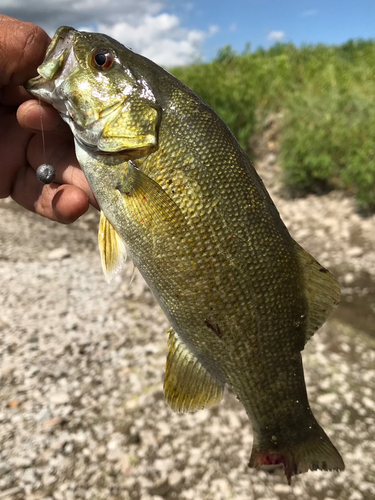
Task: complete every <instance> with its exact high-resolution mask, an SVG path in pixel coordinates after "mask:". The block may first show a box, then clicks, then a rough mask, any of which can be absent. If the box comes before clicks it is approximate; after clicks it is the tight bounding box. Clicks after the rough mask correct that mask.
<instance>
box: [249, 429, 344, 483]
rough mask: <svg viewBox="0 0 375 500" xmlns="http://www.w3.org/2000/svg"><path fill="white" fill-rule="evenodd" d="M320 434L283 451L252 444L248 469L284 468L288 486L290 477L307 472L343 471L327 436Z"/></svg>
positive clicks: (342, 466) (336, 453) (339, 459)
mask: <svg viewBox="0 0 375 500" xmlns="http://www.w3.org/2000/svg"><path fill="white" fill-rule="evenodd" d="M320 431H321V434H320V435H319V436H317V437H315V438H314V439H311V438H310V439H308V440H307V441H305V442H303V443H301V444H299V445H294V446H291V447H290V448H288V447H284V448H283V449H279V450H275V449H271V447H270V449H269V450H267V449H264V447H260V446H259V444H258V443H256V442H254V445H253V450H252V453H251V457H250V462H249V467H256V468H264V469H269V468H270V467H272V466H277V465H278V464H280V465H283V466H284V471H285V475H286V477H287V480H288V484H291V477H292V476H294V475H296V474H301V473H302V472H307V471H308V470H336V471H340V470H344V469H345V464H344V462H343V459H342V458H341V456H340V454H339V452H338V451H337V450H336V448H335V447H334V446H333V444H332V443H331V441H330V440H329V438H328V436H327V435H326V434H325V433H324V431H323V429H321V428H320Z"/></svg>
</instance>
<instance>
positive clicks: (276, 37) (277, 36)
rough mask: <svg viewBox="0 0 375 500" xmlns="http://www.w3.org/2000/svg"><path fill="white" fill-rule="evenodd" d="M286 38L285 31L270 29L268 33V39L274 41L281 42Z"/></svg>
mask: <svg viewBox="0 0 375 500" xmlns="http://www.w3.org/2000/svg"><path fill="white" fill-rule="evenodd" d="M284 38H285V33H284V32H283V31H270V32H269V33H268V35H267V40H271V41H272V42H281V41H282V40H284Z"/></svg>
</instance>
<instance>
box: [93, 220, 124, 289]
mask: <svg viewBox="0 0 375 500" xmlns="http://www.w3.org/2000/svg"><path fill="white" fill-rule="evenodd" d="M98 243H99V250H100V257H101V261H102V268H103V273H104V276H105V278H106V280H107V281H108V283H109V282H110V281H111V279H112V278H113V277H114V276H115V275H116V274H117V273H118V272H119V271H120V269H121V268H122V266H123V264H124V262H125V260H126V248H125V244H124V242H123V240H122V238H121V237H120V236H119V235H118V233H117V232H116V230H115V229H114V227H113V226H112V224H111V223H110V222H109V220H108V219H107V217H106V216H105V215H104V213H103V212H100V222H99V231H98Z"/></svg>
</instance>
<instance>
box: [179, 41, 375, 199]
mask: <svg viewBox="0 0 375 500" xmlns="http://www.w3.org/2000/svg"><path fill="white" fill-rule="evenodd" d="M374 68H375V41H364V40H358V41H349V42H347V43H345V44H344V45H341V46H337V47H331V46H324V45H317V46H305V47H302V48H297V47H295V46H294V45H292V44H276V45H274V46H273V47H271V48H270V49H269V50H264V49H258V50H256V51H255V52H253V53H250V51H249V50H246V51H245V52H244V53H243V54H241V55H238V54H236V53H235V52H233V50H232V49H231V47H229V46H227V47H224V48H223V49H221V50H220V51H219V53H218V55H217V57H216V59H215V60H214V61H212V62H210V63H208V64H195V65H192V66H188V67H184V68H177V69H175V70H174V74H175V75H176V76H177V77H178V78H180V79H181V80H182V81H184V82H185V83H186V84H187V85H188V86H189V87H191V88H192V89H193V90H194V91H195V92H196V93H197V94H198V95H200V96H201V97H202V98H203V99H204V100H205V101H206V102H207V103H208V104H210V106H212V107H213V108H214V109H215V111H216V112H217V113H218V114H219V115H220V116H221V117H222V118H223V120H224V121H225V122H226V123H227V125H228V126H229V127H230V129H231V130H232V132H233V133H234V135H235V136H236V137H237V138H238V140H239V141H240V143H241V145H242V147H243V148H244V149H245V150H247V151H249V138H250V136H251V135H252V134H253V133H254V132H256V130H257V126H258V124H257V121H256V117H259V116H261V117H264V116H265V115H266V114H267V113H270V112H279V111H283V115H284V123H283V127H282V134H281V164H282V167H283V170H284V177H285V182H286V183H287V184H288V186H290V187H291V188H292V189H293V190H295V191H296V192H302V193H303V192H324V191H326V190H329V189H333V188H340V189H349V190H352V191H353V192H355V193H356V195H357V199H358V203H359V204H360V205H361V206H362V207H364V208H371V209H374V208H375V70H374Z"/></svg>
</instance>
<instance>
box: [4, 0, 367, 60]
mask: <svg viewBox="0 0 375 500" xmlns="http://www.w3.org/2000/svg"><path fill="white" fill-rule="evenodd" d="M0 13H2V14H7V15H10V16H13V17H16V18H18V19H21V20H24V21H31V22H33V23H36V24H39V25H40V26H42V27H43V28H44V29H45V30H46V31H47V32H48V33H49V34H50V35H51V36H52V35H53V33H54V32H55V30H56V29H57V28H58V27H59V26H73V27H75V28H77V29H84V30H86V31H100V32H102V33H106V34H108V35H110V36H112V37H113V38H116V39H117V40H119V41H120V42H122V43H123V44H124V45H126V46H128V47H131V48H132V49H133V50H134V51H135V52H139V53H141V54H143V55H145V56H147V57H149V58H150V59H152V60H154V61H155V62H156V63H158V64H161V65H162V66H165V67H173V66H177V65H183V64H189V63H190V62H193V61H195V60H197V59H204V60H210V59H211V58H213V57H214V56H215V55H216V54H217V51H218V49H219V48H220V47H223V46H224V45H232V47H233V48H234V49H235V50H236V51H237V52H242V51H243V50H244V48H245V45H246V43H247V42H249V43H250V44H251V47H252V49H256V48H257V47H259V46H263V47H270V46H271V45H272V44H274V43H275V42H276V41H282V42H293V43H295V44H296V45H300V44H302V43H308V44H311V43H312V44H316V43H319V42H321V43H325V44H340V43H343V42H346V41H347V40H349V39H350V38H375V0H325V1H324V0H231V1H224V0H32V1H31V0H0Z"/></svg>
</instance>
